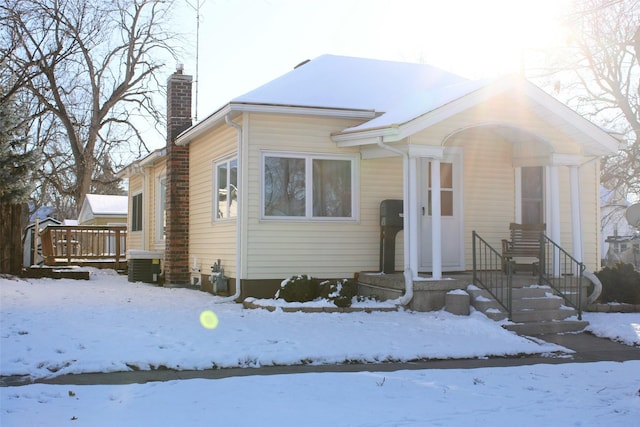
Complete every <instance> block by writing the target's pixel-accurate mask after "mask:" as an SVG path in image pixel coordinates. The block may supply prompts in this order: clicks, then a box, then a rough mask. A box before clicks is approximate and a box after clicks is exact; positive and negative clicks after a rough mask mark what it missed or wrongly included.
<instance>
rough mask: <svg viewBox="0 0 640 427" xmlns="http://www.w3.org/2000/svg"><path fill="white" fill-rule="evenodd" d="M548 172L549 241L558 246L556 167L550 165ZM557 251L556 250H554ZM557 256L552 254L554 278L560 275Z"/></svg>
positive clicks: (558, 189)
mask: <svg viewBox="0 0 640 427" xmlns="http://www.w3.org/2000/svg"><path fill="white" fill-rule="evenodd" d="M548 171H549V193H550V194H549V198H550V205H551V206H550V212H551V220H550V230H549V232H550V234H551V240H553V241H554V242H555V243H556V244H558V245H560V188H559V186H560V184H559V179H558V166H555V165H551V166H549V167H548ZM556 251H557V250H556ZM558 257H559V254H557V253H554V254H553V259H554V262H553V264H554V269H553V270H554V271H553V275H554V276H556V277H557V276H559V275H560V266H559V265H558V264H559V261H558Z"/></svg>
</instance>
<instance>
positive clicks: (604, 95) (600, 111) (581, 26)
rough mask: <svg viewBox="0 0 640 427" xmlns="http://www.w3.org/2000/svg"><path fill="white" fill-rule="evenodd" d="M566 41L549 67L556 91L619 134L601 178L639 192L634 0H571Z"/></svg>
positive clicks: (638, 18)
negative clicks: (615, 149)
mask: <svg viewBox="0 0 640 427" xmlns="http://www.w3.org/2000/svg"><path fill="white" fill-rule="evenodd" d="M567 26H568V29H569V30H570V40H569V46H568V47H567V48H566V49H562V57H563V61H562V62H560V64H561V65H560V66H557V65H556V66H555V69H554V74H555V76H554V79H555V84H554V87H555V89H556V91H557V93H556V94H557V95H558V96H559V97H561V98H563V100H564V101H565V102H567V103H568V104H569V105H571V106H572V107H573V108H575V109H576V110H577V111H578V112H580V113H581V114H583V115H585V116H587V117H588V118H590V119H591V120H593V121H594V122H596V123H598V124H600V125H601V126H602V127H604V128H606V129H608V130H611V131H615V132H616V133H618V134H619V135H621V137H622V139H623V142H622V144H621V147H620V151H619V152H618V153H617V154H616V155H613V156H610V157H608V158H606V159H605V160H604V161H603V163H602V176H601V182H602V184H603V185H604V186H605V187H607V188H609V189H614V190H616V191H617V192H619V193H620V194H624V195H627V194H636V195H638V196H640V63H639V60H640V0H580V1H574V3H573V9H572V12H571V14H570V15H569V16H568V17H567Z"/></svg>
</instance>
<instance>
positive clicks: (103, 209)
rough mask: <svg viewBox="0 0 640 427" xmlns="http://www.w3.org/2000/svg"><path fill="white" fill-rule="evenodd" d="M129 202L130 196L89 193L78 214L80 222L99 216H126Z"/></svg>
mask: <svg viewBox="0 0 640 427" xmlns="http://www.w3.org/2000/svg"><path fill="white" fill-rule="evenodd" d="M128 204H129V197H128V196H112V195H107V194H87V195H86V196H85V199H84V202H83V203H82V208H81V209H80V214H79V215H78V222H79V223H83V222H85V221H87V220H90V219H92V218H95V217H97V216H113V217H123V216H125V217H126V216H127V209H128Z"/></svg>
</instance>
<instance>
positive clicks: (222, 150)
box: [189, 123, 238, 277]
mask: <svg viewBox="0 0 640 427" xmlns="http://www.w3.org/2000/svg"><path fill="white" fill-rule="evenodd" d="M237 149H238V146H237V132H236V130H235V129H234V128H232V127H231V126H228V125H227V124H225V123H221V124H220V125H218V126H216V127H215V128H213V129H211V131H210V132H208V133H207V134H206V135H203V136H202V137H200V138H198V139H196V140H194V141H193V142H191V143H190V144H189V260H190V265H191V263H192V262H193V259H194V257H195V258H196V262H197V264H198V266H199V267H200V268H201V271H202V274H205V275H207V274H209V272H210V271H211V265H213V264H214V263H215V262H216V261H217V260H218V259H220V260H221V262H222V267H223V268H224V271H225V275H227V276H229V277H236V221H212V219H213V217H214V215H215V213H214V212H215V210H214V191H213V188H214V185H215V184H214V181H215V180H214V174H215V172H212V165H215V164H216V162H218V161H220V160H221V159H230V158H232V157H234V156H236V155H237ZM213 170H215V169H213Z"/></svg>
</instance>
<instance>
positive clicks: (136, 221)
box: [131, 193, 142, 231]
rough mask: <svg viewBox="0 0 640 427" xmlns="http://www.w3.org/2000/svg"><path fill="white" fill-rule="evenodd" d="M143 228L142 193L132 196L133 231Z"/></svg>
mask: <svg viewBox="0 0 640 427" xmlns="http://www.w3.org/2000/svg"><path fill="white" fill-rule="evenodd" d="M141 230H142V193H138V194H135V195H134V196H133V197H132V198H131V231H141Z"/></svg>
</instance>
